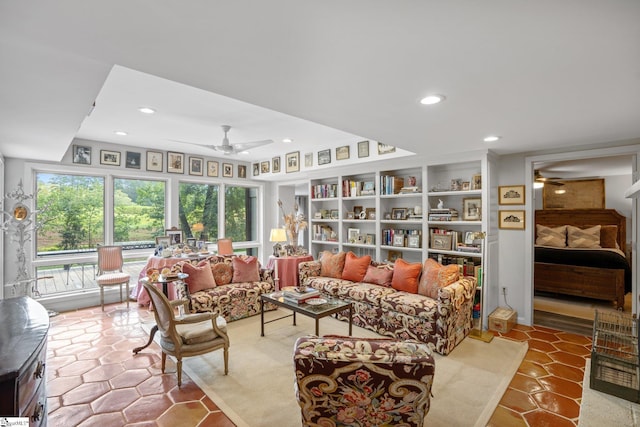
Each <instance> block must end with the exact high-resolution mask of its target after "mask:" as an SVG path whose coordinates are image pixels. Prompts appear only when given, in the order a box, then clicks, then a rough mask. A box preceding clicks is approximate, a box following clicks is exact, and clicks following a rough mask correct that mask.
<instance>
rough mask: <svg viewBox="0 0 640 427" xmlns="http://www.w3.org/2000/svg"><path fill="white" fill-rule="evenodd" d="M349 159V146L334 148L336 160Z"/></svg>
mask: <svg viewBox="0 0 640 427" xmlns="http://www.w3.org/2000/svg"><path fill="white" fill-rule="evenodd" d="M348 158H349V146H348V145H343V146H342V147H336V160H347V159H348Z"/></svg>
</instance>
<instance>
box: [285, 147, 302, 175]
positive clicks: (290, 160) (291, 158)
mask: <svg viewBox="0 0 640 427" xmlns="http://www.w3.org/2000/svg"><path fill="white" fill-rule="evenodd" d="M286 162H287V165H286V166H287V168H286V172H287V173H291V172H298V171H299V170H300V152H299V151H294V152H292V153H287V157H286Z"/></svg>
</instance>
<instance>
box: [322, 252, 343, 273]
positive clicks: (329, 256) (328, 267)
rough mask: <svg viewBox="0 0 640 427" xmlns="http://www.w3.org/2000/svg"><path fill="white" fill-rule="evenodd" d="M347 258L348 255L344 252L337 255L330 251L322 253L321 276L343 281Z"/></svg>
mask: <svg viewBox="0 0 640 427" xmlns="http://www.w3.org/2000/svg"><path fill="white" fill-rule="evenodd" d="M345 257H346V254H345V253H344V252H338V253H337V254H333V253H331V252H329V251H324V252H322V257H320V276H322V277H333V278H334V279H342V270H344V259H345Z"/></svg>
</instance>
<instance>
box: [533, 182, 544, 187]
mask: <svg viewBox="0 0 640 427" xmlns="http://www.w3.org/2000/svg"><path fill="white" fill-rule="evenodd" d="M543 187H544V182H540V181H536V182H534V183H533V188H543Z"/></svg>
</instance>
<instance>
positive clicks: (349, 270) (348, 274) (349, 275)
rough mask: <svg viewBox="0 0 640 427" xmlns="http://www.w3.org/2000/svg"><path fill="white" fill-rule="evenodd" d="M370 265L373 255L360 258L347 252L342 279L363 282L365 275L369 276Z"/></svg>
mask: <svg viewBox="0 0 640 427" xmlns="http://www.w3.org/2000/svg"><path fill="white" fill-rule="evenodd" d="M369 264H371V255H364V256H361V257H358V256H356V254H354V253H353V252H351V251H349V252H347V255H346V256H345V259H344V269H343V270H342V278H343V279H344V280H351V281H352V282H362V279H364V276H365V274H367V268H368V267H369Z"/></svg>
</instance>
